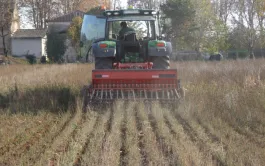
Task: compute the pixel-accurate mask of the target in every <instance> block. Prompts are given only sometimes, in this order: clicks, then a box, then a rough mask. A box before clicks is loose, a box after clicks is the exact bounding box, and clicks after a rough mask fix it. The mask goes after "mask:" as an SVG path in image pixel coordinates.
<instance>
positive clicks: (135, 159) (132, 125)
mask: <svg viewBox="0 0 265 166" xmlns="http://www.w3.org/2000/svg"><path fill="white" fill-rule="evenodd" d="M125 114H127V118H126V119H127V126H126V139H125V145H124V148H125V153H124V156H123V162H121V164H123V163H124V164H126V165H128V166H134V165H141V161H142V160H141V154H140V151H141V148H139V147H140V146H139V136H140V135H139V134H140V133H139V130H137V122H136V116H135V115H136V111H135V105H134V103H132V102H128V106H127V108H126V109H125ZM138 125H139V124H138ZM138 128H139V127H138ZM141 141H143V140H141Z"/></svg>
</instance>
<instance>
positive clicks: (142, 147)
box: [134, 105, 149, 166]
mask: <svg viewBox="0 0 265 166" xmlns="http://www.w3.org/2000/svg"><path fill="white" fill-rule="evenodd" d="M134 110H135V122H136V128H137V130H138V148H139V150H140V154H141V165H143V166H145V165H149V161H148V156H147V152H146V150H145V149H146V147H145V144H144V133H143V125H142V123H141V119H140V118H139V113H138V112H139V107H138V106H137V105H135V108H134Z"/></svg>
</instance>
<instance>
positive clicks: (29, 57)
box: [26, 55, 37, 64]
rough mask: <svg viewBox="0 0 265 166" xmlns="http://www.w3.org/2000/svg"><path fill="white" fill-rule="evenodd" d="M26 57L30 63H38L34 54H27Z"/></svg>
mask: <svg viewBox="0 0 265 166" xmlns="http://www.w3.org/2000/svg"><path fill="white" fill-rule="evenodd" d="M26 58H27V61H28V62H29V64H35V63H37V60H36V57H35V56H34V55H26Z"/></svg>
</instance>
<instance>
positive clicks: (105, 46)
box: [92, 41, 116, 58]
mask: <svg viewBox="0 0 265 166" xmlns="http://www.w3.org/2000/svg"><path fill="white" fill-rule="evenodd" d="M92 49H93V55H94V57H102V58H103V57H106V58H107V57H115V55H116V43H115V42H113V41H101V42H98V43H93V44H92Z"/></svg>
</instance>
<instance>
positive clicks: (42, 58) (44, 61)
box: [40, 56, 47, 64]
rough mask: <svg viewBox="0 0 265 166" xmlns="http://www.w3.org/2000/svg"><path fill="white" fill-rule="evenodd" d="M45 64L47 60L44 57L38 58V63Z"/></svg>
mask: <svg viewBox="0 0 265 166" xmlns="http://www.w3.org/2000/svg"><path fill="white" fill-rule="evenodd" d="M46 62H47V59H46V56H41V58H40V63H43V64H44V63H46Z"/></svg>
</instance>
